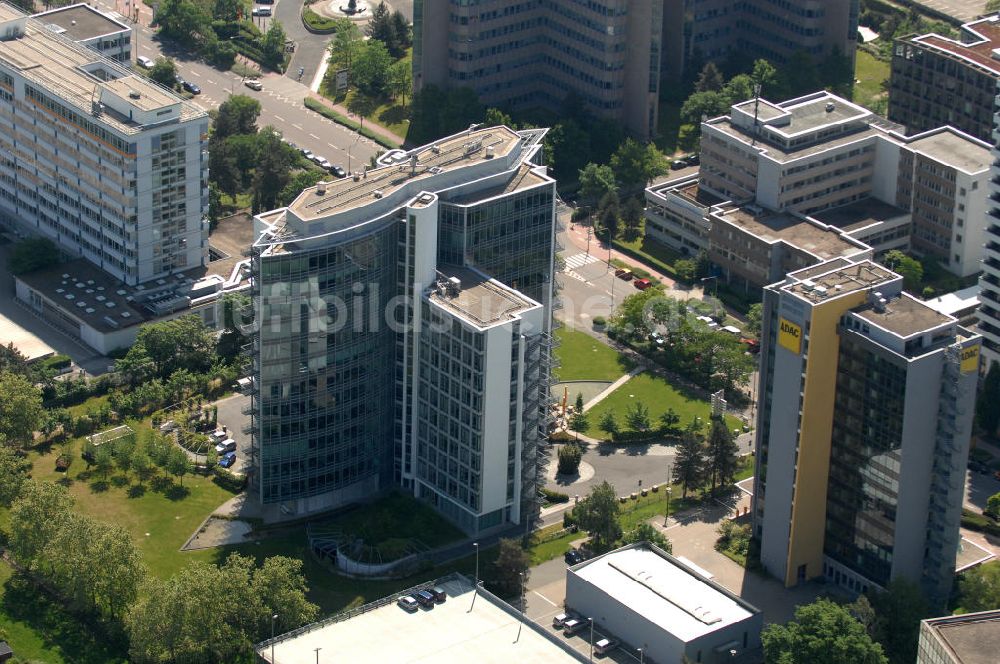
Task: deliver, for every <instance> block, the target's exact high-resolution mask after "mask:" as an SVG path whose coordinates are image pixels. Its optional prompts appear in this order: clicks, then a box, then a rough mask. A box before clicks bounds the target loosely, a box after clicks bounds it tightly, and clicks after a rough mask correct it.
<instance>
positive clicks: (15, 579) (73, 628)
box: [0, 572, 127, 664]
mask: <svg viewBox="0 0 1000 664" xmlns="http://www.w3.org/2000/svg"><path fill="white" fill-rule="evenodd" d="M3 591H4V592H3V594H4V602H3V606H2V607H0V622H7V621H6V620H4V618H9V619H10V621H12V622H13V621H16V622H21V623H24V624H25V625H27V626H28V627H29V628H30V629H31V630H32V631H34V632H35V634H37V635H38V637H39V638H40V640H41V641H42V643H43V644H44V646H45V647H46V648H50V649H53V650H59V651H61V652H62V653H64V654H68V653H72V661H73V662H77V663H79V664H107V663H109V662H115V663H117V662H125V661H126V658H127V652H126V650H127V644H126V643H125V642H124V641H123V639H121V638H120V637H115V636H111V637H110V638H109V635H107V634H102V633H101V632H100V631H98V630H95V629H92V628H91V625H88V624H86V623H85V622H83V621H81V620H78V619H77V618H76V617H75V616H73V615H71V614H70V613H69V612H67V611H66V609H65V608H64V607H63V606H62V605H61V603H60V602H58V601H57V600H55V599H53V598H51V597H49V596H48V595H46V594H45V593H43V592H40V591H39V589H38V588H37V587H36V586H35V585H34V584H33V583H32V582H31V580H30V579H28V578H27V577H26V576H24V575H23V574H21V573H19V572H18V573H15V574H14V575H13V576H12V577H11V578H10V579H8V580H7V582H6V583H5V584H4V588H3Z"/></svg>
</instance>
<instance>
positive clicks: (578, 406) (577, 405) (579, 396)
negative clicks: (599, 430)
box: [573, 392, 583, 413]
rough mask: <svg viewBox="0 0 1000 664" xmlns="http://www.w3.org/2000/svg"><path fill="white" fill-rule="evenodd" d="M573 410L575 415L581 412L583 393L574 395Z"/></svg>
mask: <svg viewBox="0 0 1000 664" xmlns="http://www.w3.org/2000/svg"><path fill="white" fill-rule="evenodd" d="M573 410H574V411H575V412H577V413H582V412H583V392H577V393H576V402H575V403H574V404H573Z"/></svg>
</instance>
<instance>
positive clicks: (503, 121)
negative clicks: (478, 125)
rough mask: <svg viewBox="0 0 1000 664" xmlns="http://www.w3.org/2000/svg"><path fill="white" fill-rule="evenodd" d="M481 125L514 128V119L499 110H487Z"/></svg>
mask: <svg viewBox="0 0 1000 664" xmlns="http://www.w3.org/2000/svg"><path fill="white" fill-rule="evenodd" d="M483 124H484V125H486V126H487V127H500V126H504V127H510V128H512V129H513V128H514V119H513V118H511V117H510V116H509V115H507V114H506V113H504V112H503V111H501V110H500V109H499V108H493V107H490V108H487V109H486V111H485V115H483Z"/></svg>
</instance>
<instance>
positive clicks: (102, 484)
mask: <svg viewBox="0 0 1000 664" xmlns="http://www.w3.org/2000/svg"><path fill="white" fill-rule="evenodd" d="M110 488H111V485H110V484H108V481H107V480H94V481H93V482H91V483H90V491H91V492H92V493H105V492H106V491H107V490H108V489H110Z"/></svg>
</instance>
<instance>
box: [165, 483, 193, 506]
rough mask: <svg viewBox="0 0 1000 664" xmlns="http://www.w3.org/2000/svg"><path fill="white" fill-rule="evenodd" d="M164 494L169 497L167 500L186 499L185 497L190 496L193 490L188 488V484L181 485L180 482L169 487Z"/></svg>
mask: <svg viewBox="0 0 1000 664" xmlns="http://www.w3.org/2000/svg"><path fill="white" fill-rule="evenodd" d="M163 495H164V496H165V497H166V498H167V500H173V501H175V502H176V501H178V500H184V499H185V498H187V497H188V496H190V495H191V490H190V489H188V488H187V487H186V486H181V485H180V484H174V485H173V486H171V487H170V488H169V489H167V491H166V492H165V493H164V494H163Z"/></svg>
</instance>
